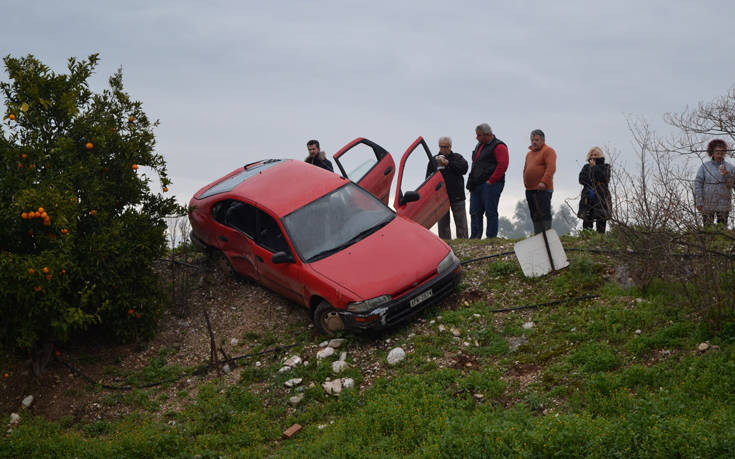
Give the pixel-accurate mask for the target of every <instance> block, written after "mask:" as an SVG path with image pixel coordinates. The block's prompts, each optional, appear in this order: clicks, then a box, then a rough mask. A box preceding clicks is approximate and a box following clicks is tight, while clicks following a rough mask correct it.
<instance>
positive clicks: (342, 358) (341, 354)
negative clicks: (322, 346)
mask: <svg viewBox="0 0 735 459" xmlns="http://www.w3.org/2000/svg"><path fill="white" fill-rule="evenodd" d="M339 359H340V360H341V361H343V362H344V361H346V360H347V353H346V352H340V354H339Z"/></svg>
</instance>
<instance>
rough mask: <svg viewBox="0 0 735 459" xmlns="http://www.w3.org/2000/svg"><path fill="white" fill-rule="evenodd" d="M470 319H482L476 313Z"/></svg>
mask: <svg viewBox="0 0 735 459" xmlns="http://www.w3.org/2000/svg"><path fill="white" fill-rule="evenodd" d="M472 317H474V318H475V319H479V318H480V317H482V316H481V315H480V314H476V313H475V314H472Z"/></svg>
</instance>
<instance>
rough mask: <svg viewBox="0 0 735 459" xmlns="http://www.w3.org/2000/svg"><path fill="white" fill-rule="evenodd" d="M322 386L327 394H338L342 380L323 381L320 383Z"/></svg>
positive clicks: (340, 390)
mask: <svg viewBox="0 0 735 459" xmlns="http://www.w3.org/2000/svg"><path fill="white" fill-rule="evenodd" d="M322 387H323V388H324V390H325V391H326V392H327V393H328V394H329V395H339V394H340V392H342V380H341V379H335V380H334V381H325V382H323V383H322Z"/></svg>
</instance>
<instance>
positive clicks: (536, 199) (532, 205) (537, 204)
mask: <svg viewBox="0 0 735 459" xmlns="http://www.w3.org/2000/svg"><path fill="white" fill-rule="evenodd" d="M551 193H552V192H551V191H549V190H526V201H528V210H530V211H531V220H532V221H533V234H538V233H542V232H544V231H546V230H548V229H551Z"/></svg>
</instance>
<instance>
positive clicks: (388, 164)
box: [333, 137, 396, 205]
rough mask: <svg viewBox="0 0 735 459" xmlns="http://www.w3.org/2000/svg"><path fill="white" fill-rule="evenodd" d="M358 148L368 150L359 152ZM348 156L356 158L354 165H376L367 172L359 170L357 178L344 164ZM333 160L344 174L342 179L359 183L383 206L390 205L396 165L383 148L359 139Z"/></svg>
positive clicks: (337, 154) (336, 154) (346, 146)
mask: <svg viewBox="0 0 735 459" xmlns="http://www.w3.org/2000/svg"><path fill="white" fill-rule="evenodd" d="M358 147H366V148H363V149H362V150H361V151H357V150H358ZM347 155H350V157H351V158H350V159H352V157H353V156H356V158H354V160H353V163H354V164H364V163H366V162H367V163H368V164H369V163H370V162H373V161H374V162H375V163H374V164H373V165H372V166H371V167H370V169H369V170H367V171H363V170H362V169H361V168H357V169H358V170H359V172H358V174H357V175H358V176H355V174H354V173H353V171H352V170H348V169H347V167H349V166H347V164H343V163H345V160H346V159H347V158H346V156H347ZM371 155H374V156H371ZM333 158H334V162H335V163H337V167H338V168H339V170H340V171H341V173H342V177H344V178H347V179H349V180H352V181H353V182H355V183H357V184H358V185H360V186H361V187H363V188H365V189H366V190H368V191H369V192H371V193H372V194H373V195H375V196H376V197H377V198H378V199H380V200H381V201H383V204H385V205H388V198H389V195H390V186H391V183H393V175H395V172H396V163H395V162H394V161H393V157H392V156H391V155H390V153H388V152H387V151H386V150H385V149H384V148H383V147H381V146H380V145H378V144H376V143H375V142H372V141H370V140H368V139H365V138H363V137H358V138H356V139H355V140H353V141H352V142H350V143H348V144H347V145H345V146H344V147H342V148H341V149H340V150H339V151H338V152H337V153H335V154H334V156H333ZM363 174H364V175H363Z"/></svg>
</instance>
